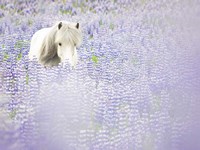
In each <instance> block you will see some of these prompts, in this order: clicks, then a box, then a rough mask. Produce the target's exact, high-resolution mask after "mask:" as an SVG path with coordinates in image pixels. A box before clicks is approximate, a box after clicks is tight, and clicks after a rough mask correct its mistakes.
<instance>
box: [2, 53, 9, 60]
mask: <svg viewBox="0 0 200 150" xmlns="http://www.w3.org/2000/svg"><path fill="white" fill-rule="evenodd" d="M8 58H9V55H8V54H7V53H4V57H3V61H6V60H7V59H8Z"/></svg>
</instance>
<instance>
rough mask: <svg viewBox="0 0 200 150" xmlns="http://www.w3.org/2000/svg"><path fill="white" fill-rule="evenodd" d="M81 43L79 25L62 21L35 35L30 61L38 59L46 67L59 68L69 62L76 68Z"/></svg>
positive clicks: (32, 40) (32, 41)
mask: <svg viewBox="0 0 200 150" xmlns="http://www.w3.org/2000/svg"><path fill="white" fill-rule="evenodd" d="M81 42H82V32H81V30H80V27H79V23H70V22H66V21H61V22H58V23H56V24H55V25H54V26H52V27H50V28H44V29H41V30H39V31H37V32H36V33H35V34H34V35H33V37H32V39H31V46H30V51H29V59H30V60H32V59H33V58H34V57H36V59H37V60H38V62H39V63H41V64H42V65H44V66H57V65H58V64H59V63H60V62H66V61H67V60H68V61H69V63H70V64H71V66H75V65H76V64H77V61H78V56H77V50H76V47H79V46H80V45H81Z"/></svg>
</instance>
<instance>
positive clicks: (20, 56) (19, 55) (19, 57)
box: [17, 53, 22, 61]
mask: <svg viewBox="0 0 200 150" xmlns="http://www.w3.org/2000/svg"><path fill="white" fill-rule="evenodd" d="M21 59H22V53H19V54H18V56H17V61H19V60H21Z"/></svg>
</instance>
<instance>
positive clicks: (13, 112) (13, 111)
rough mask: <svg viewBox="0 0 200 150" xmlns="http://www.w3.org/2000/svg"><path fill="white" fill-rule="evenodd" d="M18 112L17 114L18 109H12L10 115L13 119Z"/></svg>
mask: <svg viewBox="0 0 200 150" xmlns="http://www.w3.org/2000/svg"><path fill="white" fill-rule="evenodd" d="M16 114H17V110H16V109H14V110H12V111H11V112H10V113H9V117H10V118H11V119H14V118H15V116H16Z"/></svg>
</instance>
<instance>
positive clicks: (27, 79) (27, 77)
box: [26, 74, 29, 84]
mask: <svg viewBox="0 0 200 150" xmlns="http://www.w3.org/2000/svg"><path fill="white" fill-rule="evenodd" d="M28 82H29V75H28V74H26V84H28Z"/></svg>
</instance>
